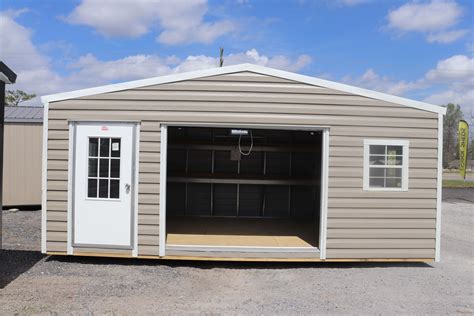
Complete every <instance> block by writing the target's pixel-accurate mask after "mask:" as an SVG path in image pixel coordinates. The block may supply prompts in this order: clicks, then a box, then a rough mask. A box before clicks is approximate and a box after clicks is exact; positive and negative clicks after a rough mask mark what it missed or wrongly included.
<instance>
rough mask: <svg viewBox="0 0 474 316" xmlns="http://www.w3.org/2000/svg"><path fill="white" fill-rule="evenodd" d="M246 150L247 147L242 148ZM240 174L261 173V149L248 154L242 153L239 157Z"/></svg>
mask: <svg viewBox="0 0 474 316" xmlns="http://www.w3.org/2000/svg"><path fill="white" fill-rule="evenodd" d="M242 151H243V152H247V149H244V148H243V149H242ZM240 174H242V175H263V153H262V152H261V151H254V152H251V153H250V155H248V156H244V155H242V156H241V158H240Z"/></svg>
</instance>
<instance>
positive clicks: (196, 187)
mask: <svg viewBox="0 0 474 316" xmlns="http://www.w3.org/2000/svg"><path fill="white" fill-rule="evenodd" d="M187 200H188V203H187V210H186V215H200V216H207V215H211V185H210V184H207V183H188V191H187Z"/></svg>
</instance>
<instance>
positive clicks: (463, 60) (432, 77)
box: [425, 55, 474, 88]
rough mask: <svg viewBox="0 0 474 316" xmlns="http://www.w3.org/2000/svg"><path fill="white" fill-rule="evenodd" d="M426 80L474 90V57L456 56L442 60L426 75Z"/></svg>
mask: <svg viewBox="0 0 474 316" xmlns="http://www.w3.org/2000/svg"><path fill="white" fill-rule="evenodd" d="M425 80H427V81H428V82H430V83H447V84H451V85H456V86H469V87H473V88H474V57H468V56H465V55H455V56H452V57H449V58H447V59H444V60H441V61H439V62H438V63H437V65H436V68H434V69H432V70H430V71H428V72H427V73H426V75H425Z"/></svg>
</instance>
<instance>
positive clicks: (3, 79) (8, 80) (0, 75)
mask: <svg viewBox="0 0 474 316" xmlns="http://www.w3.org/2000/svg"><path fill="white" fill-rule="evenodd" d="M0 81H3V82H5V83H6V84H11V81H10V79H8V77H7V76H5V74H4V73H3V72H0Z"/></svg>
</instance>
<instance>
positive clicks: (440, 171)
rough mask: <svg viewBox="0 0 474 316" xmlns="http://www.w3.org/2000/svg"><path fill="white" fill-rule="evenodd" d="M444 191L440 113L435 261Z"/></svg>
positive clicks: (438, 246)
mask: <svg viewBox="0 0 474 316" xmlns="http://www.w3.org/2000/svg"><path fill="white" fill-rule="evenodd" d="M442 193H443V115H442V114H441V113H440V114H438V178H437V183H436V243H435V262H440V260H441V208H442Z"/></svg>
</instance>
